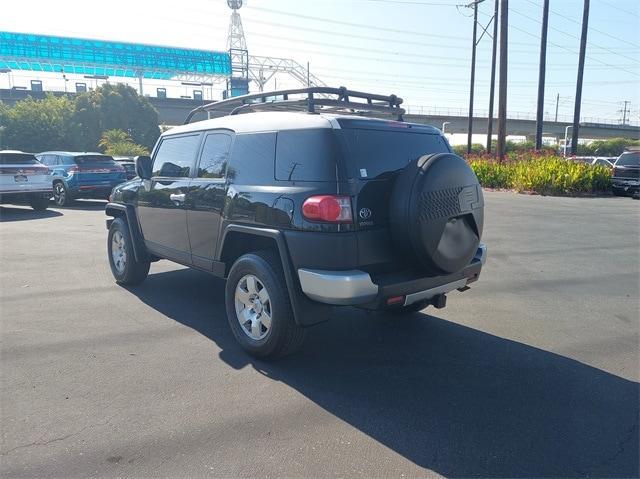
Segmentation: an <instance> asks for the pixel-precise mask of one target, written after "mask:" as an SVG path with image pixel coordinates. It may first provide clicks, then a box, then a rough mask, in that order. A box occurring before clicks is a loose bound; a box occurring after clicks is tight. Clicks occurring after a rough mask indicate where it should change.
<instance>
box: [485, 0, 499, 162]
mask: <svg viewBox="0 0 640 479" xmlns="http://www.w3.org/2000/svg"><path fill="white" fill-rule="evenodd" d="M499 5H500V0H496V2H495V6H494V9H493V51H492V52H491V81H490V86H489V118H488V120H489V123H488V125H487V153H491V141H492V140H491V137H492V136H493V95H494V93H495V90H496V51H497V49H498V7H499Z"/></svg>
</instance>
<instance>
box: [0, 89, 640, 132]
mask: <svg viewBox="0 0 640 479" xmlns="http://www.w3.org/2000/svg"><path fill="white" fill-rule="evenodd" d="M54 94H55V95H64V93H61V92H54ZM45 95H46V93H44V92H32V91H25V90H7V89H0V100H2V101H3V102H5V103H7V104H8V105H13V104H14V103H15V102H17V101H19V100H23V99H25V98H27V97H28V96H32V97H34V98H44V96H45ZM68 95H69V96H73V95H74V94H72V93H69V94H68ZM148 99H149V101H150V102H151V104H152V105H153V106H154V107H155V109H156V110H157V111H158V115H159V118H160V123H162V124H165V125H180V124H182V122H183V121H184V119H185V117H186V116H187V114H188V113H189V112H190V111H191V110H193V109H194V108H196V107H198V106H200V105H202V104H204V103H208V101H202V100H193V99H190V98H156V97H148ZM204 118H205V116H204V115H200V116H199V117H198V116H197V117H196V118H194V120H193V121H196V120H199V119H204ZM405 120H406V121H411V122H416V123H424V124H427V125H433V126H435V127H437V128H441V127H442V124H443V123H445V122H447V123H448V124H447V126H446V131H447V133H463V134H466V133H467V121H468V119H467V117H466V116H455V115H426V114H425V115H414V114H407V115H405ZM487 125H488V119H487V118H474V119H473V131H474V133H476V134H486V131H487ZM570 125H571V123H567V122H545V123H544V129H543V132H544V134H545V136H551V137H555V138H564V132H565V128H566V127H567V126H570ZM493 131H494V133H497V131H498V125H497V121H496V120H495V119H494V123H493ZM535 131H536V122H535V121H534V120H529V119H508V120H507V133H508V134H509V135H513V136H527V137H533V136H535ZM620 137H621V138H632V139H635V140H638V139H640V127H638V126H631V125H615V124H607V123H581V126H580V138H587V139H604V138H620Z"/></svg>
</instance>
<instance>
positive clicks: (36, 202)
mask: <svg viewBox="0 0 640 479" xmlns="http://www.w3.org/2000/svg"><path fill="white" fill-rule="evenodd" d="M29 204H30V205H31V208H33V209H34V210H35V211H44V210H46V209H47V208H48V207H49V197H48V196H44V195H34V196H32V197H31V198H29Z"/></svg>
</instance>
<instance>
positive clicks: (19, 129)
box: [0, 94, 76, 152]
mask: <svg viewBox="0 0 640 479" xmlns="http://www.w3.org/2000/svg"><path fill="white" fill-rule="evenodd" d="M73 112H74V104H73V102H72V101H71V100H70V99H69V98H67V97H56V96H53V95H51V94H50V95H48V96H47V97H46V98H44V99H43V100H34V99H33V98H31V97H29V98H27V99H26V100H23V101H19V102H17V103H16V104H15V105H14V106H13V107H12V108H7V107H6V106H5V107H3V108H2V111H1V112H0V120H1V125H2V129H3V131H2V146H3V147H4V148H13V149H17V150H24V151H30V152H39V151H45V150H57V149H69V148H70V147H71V146H73V145H74V137H75V132H76V130H75V128H74V126H73V123H72V121H71V118H72V116H73Z"/></svg>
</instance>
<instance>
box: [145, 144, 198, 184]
mask: <svg viewBox="0 0 640 479" xmlns="http://www.w3.org/2000/svg"><path fill="white" fill-rule="evenodd" d="M199 141H200V135H199V134H196V135H188V136H177V137H170V136H169V137H166V138H164V139H163V140H162V143H160V146H159V147H158V151H157V152H156V157H155V159H154V160H153V176H162V177H167V178H185V177H188V176H189V175H190V174H191V168H192V167H193V162H194V160H195V158H196V153H197V150H198V143H199Z"/></svg>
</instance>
